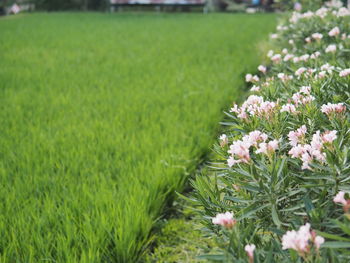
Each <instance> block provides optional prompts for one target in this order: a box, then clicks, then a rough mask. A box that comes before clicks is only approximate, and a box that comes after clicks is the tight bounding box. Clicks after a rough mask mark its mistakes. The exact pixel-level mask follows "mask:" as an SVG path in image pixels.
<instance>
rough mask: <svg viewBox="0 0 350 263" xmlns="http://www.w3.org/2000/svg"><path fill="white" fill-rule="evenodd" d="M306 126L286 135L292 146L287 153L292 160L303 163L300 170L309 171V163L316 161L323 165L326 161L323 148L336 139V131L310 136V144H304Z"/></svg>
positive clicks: (318, 132) (317, 132)
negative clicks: (295, 159) (298, 160)
mask: <svg viewBox="0 0 350 263" xmlns="http://www.w3.org/2000/svg"><path fill="white" fill-rule="evenodd" d="M306 132H307V129H306V126H305V125H303V126H302V127H300V128H299V129H297V130H296V131H291V132H289V134H288V138H289V144H290V145H291V146H292V148H291V149H290V151H289V152H288V154H289V155H291V157H292V158H297V159H300V160H301V161H302V162H303V165H302V167H301V168H302V169H310V170H311V168H310V166H309V165H310V163H312V162H313V161H314V160H317V161H319V162H321V163H323V162H324V161H325V159H326V154H325V153H324V152H323V150H324V147H325V146H327V145H329V144H331V143H332V142H333V141H334V140H335V139H337V131H335V130H333V131H326V132H324V133H322V134H321V133H320V131H316V133H315V134H314V135H313V136H312V140H311V143H310V144H306V143H305V134H306Z"/></svg>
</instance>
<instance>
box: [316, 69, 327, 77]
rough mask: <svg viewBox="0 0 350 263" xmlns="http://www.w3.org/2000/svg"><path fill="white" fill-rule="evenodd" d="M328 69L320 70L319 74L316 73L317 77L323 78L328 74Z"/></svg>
mask: <svg viewBox="0 0 350 263" xmlns="http://www.w3.org/2000/svg"><path fill="white" fill-rule="evenodd" d="M326 73H327V72H326V71H320V72H319V73H318V75H316V78H317V79H323V78H324V77H325V76H326Z"/></svg>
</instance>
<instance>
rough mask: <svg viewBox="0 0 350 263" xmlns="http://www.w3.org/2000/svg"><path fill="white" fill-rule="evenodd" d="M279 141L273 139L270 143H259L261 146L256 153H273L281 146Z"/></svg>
mask: <svg viewBox="0 0 350 263" xmlns="http://www.w3.org/2000/svg"><path fill="white" fill-rule="evenodd" d="M278 143H279V142H278V140H272V141H269V142H268V143H266V142H262V143H260V144H259V147H258V149H257V150H256V152H255V153H257V154H259V153H262V154H266V155H269V154H272V153H274V152H275V151H276V150H277V149H278V147H279V146H278Z"/></svg>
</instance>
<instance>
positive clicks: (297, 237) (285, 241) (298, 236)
mask: <svg viewBox="0 0 350 263" xmlns="http://www.w3.org/2000/svg"><path fill="white" fill-rule="evenodd" d="M324 241H325V240H324V238H323V237H321V236H317V235H316V232H315V231H310V224H309V223H307V224H305V225H304V226H301V227H300V228H299V230H298V231H295V230H292V231H287V233H286V234H285V235H284V236H283V237H282V249H293V250H295V251H297V252H298V253H299V255H300V256H302V257H304V256H306V255H307V254H308V253H310V252H311V248H312V246H313V247H315V248H316V250H319V249H320V246H321V245H322V244H323V243H324Z"/></svg>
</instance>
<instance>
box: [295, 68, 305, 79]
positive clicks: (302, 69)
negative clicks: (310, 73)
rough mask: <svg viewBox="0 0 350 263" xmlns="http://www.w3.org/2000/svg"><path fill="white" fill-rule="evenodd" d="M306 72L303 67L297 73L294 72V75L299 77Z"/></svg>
mask: <svg viewBox="0 0 350 263" xmlns="http://www.w3.org/2000/svg"><path fill="white" fill-rule="evenodd" d="M306 70H307V68H304V67H301V68H298V69H297V71H295V75H296V76H298V77H300V76H301V75H302V74H303V73H304V72H305V71H306Z"/></svg>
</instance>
